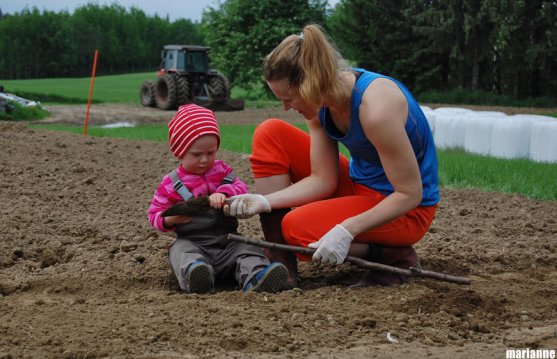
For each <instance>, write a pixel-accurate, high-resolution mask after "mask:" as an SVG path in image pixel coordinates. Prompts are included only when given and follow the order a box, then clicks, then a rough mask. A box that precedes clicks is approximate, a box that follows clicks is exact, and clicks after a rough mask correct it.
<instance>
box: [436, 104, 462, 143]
mask: <svg viewBox="0 0 557 359" xmlns="http://www.w3.org/2000/svg"><path fill="white" fill-rule="evenodd" d="M466 121H467V115H466V114H460V115H457V114H452V115H448V114H438V113H437V112H436V113H435V132H434V136H433V139H434V141H435V145H436V146H437V148H439V149H455V148H464V132H465V131H464V130H465V126H466Z"/></svg>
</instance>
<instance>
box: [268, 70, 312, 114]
mask: <svg viewBox="0 0 557 359" xmlns="http://www.w3.org/2000/svg"><path fill="white" fill-rule="evenodd" d="M267 84H268V85H269V87H270V88H271V91H273V93H274V94H275V96H276V98H278V99H279V100H280V101H281V102H282V107H283V108H284V110H285V111H288V110H290V109H293V110H294V111H296V112H298V113H299V114H300V115H302V116H304V118H305V119H306V120H309V119H312V118H314V117H316V116H317V111H318V110H319V109H318V108H315V107H313V106H311V105H309V104H308V103H307V102H305V101H304V99H303V98H302V96H301V95H300V91H299V90H298V88H297V87H290V86H289V85H288V80H286V79H285V80H277V81H267Z"/></svg>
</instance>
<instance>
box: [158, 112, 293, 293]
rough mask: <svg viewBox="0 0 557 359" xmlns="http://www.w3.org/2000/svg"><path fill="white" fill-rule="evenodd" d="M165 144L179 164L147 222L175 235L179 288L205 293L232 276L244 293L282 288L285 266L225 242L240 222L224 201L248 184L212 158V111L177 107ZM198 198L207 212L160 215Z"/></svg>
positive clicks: (172, 258) (172, 256) (215, 132)
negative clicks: (205, 199) (224, 210)
mask: <svg viewBox="0 0 557 359" xmlns="http://www.w3.org/2000/svg"><path fill="white" fill-rule="evenodd" d="M168 141H169V144H170V150H171V151H172V153H173V154H174V156H175V157H176V158H177V159H178V160H179V166H178V168H177V169H176V170H174V171H172V172H171V173H169V174H168V175H166V176H164V178H163V179H162V181H161V183H160V184H159V186H158V188H157V190H156V192H155V194H154V196H153V200H152V201H151V206H150V207H149V212H148V218H149V222H150V223H151V225H153V227H155V228H156V229H157V230H159V231H162V232H168V231H174V232H175V233H176V236H177V239H176V241H175V242H174V243H173V244H172V246H171V247H170V251H169V262H170V265H171V266H172V269H173V271H174V274H175V275H176V278H177V279H178V283H179V285H180V288H181V289H182V290H183V291H185V292H187V293H207V292H210V291H212V290H213V288H214V283H215V278H217V279H221V278H225V277H229V276H231V275H234V277H235V279H236V280H237V282H238V283H239V285H240V287H241V288H242V289H243V290H244V292H250V291H256V292H261V291H266V292H277V291H280V290H282V289H283V287H284V285H285V283H286V278H287V276H288V270H287V269H286V267H285V266H284V265H282V264H280V263H278V262H277V263H270V262H269V260H268V259H267V257H266V256H265V255H264V254H263V250H262V249H261V248H259V247H256V246H252V245H248V244H245V243H242V242H237V241H231V240H228V239H227V235H228V234H229V233H234V234H237V233H238V232H237V229H238V221H237V219H235V218H233V217H228V216H225V215H224V214H223V213H222V207H223V205H224V200H225V198H226V197H229V196H233V195H238V194H243V193H247V192H248V186H247V185H246V184H245V183H244V182H242V181H241V180H240V178H238V177H236V176H235V175H234V173H233V172H232V168H231V167H230V166H229V165H227V164H226V163H225V162H224V161H222V160H217V159H216V154H217V150H218V148H219V145H220V134H219V127H218V124H217V121H216V119H215V115H214V113H213V112H212V111H210V110H207V109H206V108H203V107H200V106H197V105H193V104H190V105H184V106H181V107H180V108H179V109H178V112H177V113H176V116H174V118H173V119H172V120H171V121H170V123H169V124H168ZM202 196H209V202H210V206H211V209H210V210H209V211H208V212H206V213H202V214H199V215H192V216H187V215H174V216H168V217H163V216H162V213H163V212H164V211H165V210H166V209H168V208H169V207H171V206H173V205H175V204H177V203H179V202H181V201H184V200H187V199H189V198H190V197H192V198H193V197H195V198H197V197H202Z"/></svg>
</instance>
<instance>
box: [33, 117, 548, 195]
mask: <svg viewBox="0 0 557 359" xmlns="http://www.w3.org/2000/svg"><path fill="white" fill-rule="evenodd" d="M31 126H32V127H34V128H45V129H49V130H58V131H60V130H61V131H69V132H73V133H77V134H82V133H83V128H82V127H78V126H70V125H39V124H33V125H31ZM299 127H300V128H302V129H305V126H303V125H300V126H299ZM254 129H255V125H221V135H222V138H221V149H222V150H226V151H232V152H240V153H249V152H251V138H252V135H253V131H254ZM87 135H88V136H96V137H117V138H124V139H130V140H148V141H157V142H165V141H167V136H168V134H167V127H166V126H165V125H142V126H137V127H122V128H112V129H110V128H101V127H89V128H88V129H87ZM341 152H343V153H344V154H347V152H346V150H345V149H341ZM438 157H439V182H440V185H441V186H444V187H449V188H479V189H482V190H485V191H494V192H505V193H519V194H523V195H525V196H527V197H529V198H534V199H540V200H553V201H555V200H557V180H556V179H557V164H549V163H536V162H533V161H528V160H503V159H497V158H491V157H485V156H478V155H473V154H468V153H464V152H463V151H438Z"/></svg>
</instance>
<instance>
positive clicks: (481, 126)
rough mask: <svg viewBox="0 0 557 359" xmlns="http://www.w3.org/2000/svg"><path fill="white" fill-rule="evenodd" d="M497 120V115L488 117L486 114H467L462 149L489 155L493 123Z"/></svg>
mask: <svg viewBox="0 0 557 359" xmlns="http://www.w3.org/2000/svg"><path fill="white" fill-rule="evenodd" d="M497 120H498V118H497V117H489V116H488V115H487V114H478V115H468V117H467V119H466V121H465V131H464V150H465V151H466V152H470V153H476V154H480V155H484V156H489V153H490V150H491V145H492V143H491V142H492V134H493V124H494V123H495V121H497Z"/></svg>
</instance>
